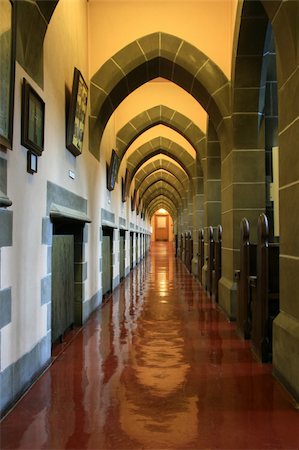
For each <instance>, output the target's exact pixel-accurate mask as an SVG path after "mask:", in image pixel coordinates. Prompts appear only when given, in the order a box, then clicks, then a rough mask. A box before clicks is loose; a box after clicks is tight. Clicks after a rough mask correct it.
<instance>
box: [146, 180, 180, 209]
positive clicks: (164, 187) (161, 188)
mask: <svg viewBox="0 0 299 450" xmlns="http://www.w3.org/2000/svg"><path fill="white" fill-rule="evenodd" d="M157 192H160V193H165V192H167V193H169V194H171V195H172V196H173V197H174V198H175V199H176V204H177V205H178V206H179V205H181V204H182V197H181V196H180V194H179V192H178V191H177V190H176V188H175V187H173V186H172V185H171V184H170V183H168V182H166V181H163V180H159V181H156V182H154V183H152V184H151V185H150V186H148V188H147V189H146V190H145V191H144V192H143V194H142V195H140V199H143V201H144V202H145V203H146V202H147V199H148V198H151V197H152V195H154V194H155V195H157Z"/></svg>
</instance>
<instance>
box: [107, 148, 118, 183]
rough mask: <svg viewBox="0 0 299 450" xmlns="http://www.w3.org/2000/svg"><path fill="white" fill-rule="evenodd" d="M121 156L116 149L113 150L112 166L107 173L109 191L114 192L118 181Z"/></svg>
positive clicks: (110, 165)
mask: <svg viewBox="0 0 299 450" xmlns="http://www.w3.org/2000/svg"><path fill="white" fill-rule="evenodd" d="M119 162H120V159H119V156H118V154H117V153H116V151H115V150H114V149H112V153H111V159H110V164H109V166H108V171H107V189H108V191H113V189H114V187H115V183H116V180H117V173H118V167H119Z"/></svg>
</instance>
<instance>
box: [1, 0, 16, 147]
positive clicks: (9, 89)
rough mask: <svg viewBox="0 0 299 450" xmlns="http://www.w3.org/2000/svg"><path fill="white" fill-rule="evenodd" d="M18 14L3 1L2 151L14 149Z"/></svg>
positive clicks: (8, 1)
mask: <svg viewBox="0 0 299 450" xmlns="http://www.w3.org/2000/svg"><path fill="white" fill-rule="evenodd" d="M15 16H16V13H15V5H14V2H13V1H11V0H2V1H1V15H0V35H1V40H0V60H1V64H0V79H1V83H0V98H1V102H0V149H1V150H4V151H5V150H6V149H8V148H9V149H12V138H13V110H14V87H15V58H16V18H15Z"/></svg>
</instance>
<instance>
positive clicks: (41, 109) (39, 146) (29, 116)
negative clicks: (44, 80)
mask: <svg viewBox="0 0 299 450" xmlns="http://www.w3.org/2000/svg"><path fill="white" fill-rule="evenodd" d="M44 126H45V102H44V101H43V99H42V98H41V97H40V96H39V95H38V94H37V92H35V90H34V89H33V88H32V87H31V86H30V84H29V83H28V82H27V81H26V79H25V78H23V88H22V120H21V144H22V145H24V147H26V148H28V150H30V151H31V152H32V153H34V154H35V155H37V156H40V155H41V154H42V152H43V150H44Z"/></svg>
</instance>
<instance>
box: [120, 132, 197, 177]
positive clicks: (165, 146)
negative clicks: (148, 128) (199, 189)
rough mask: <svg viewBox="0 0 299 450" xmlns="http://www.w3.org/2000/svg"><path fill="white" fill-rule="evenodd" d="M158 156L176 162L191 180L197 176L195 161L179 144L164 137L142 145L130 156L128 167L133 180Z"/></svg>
mask: <svg viewBox="0 0 299 450" xmlns="http://www.w3.org/2000/svg"><path fill="white" fill-rule="evenodd" d="M158 154H164V155H166V156H168V157H169V158H171V159H173V160H174V161H176V162H177V163H178V164H179V165H180V166H181V167H182V168H183V169H184V171H185V172H186V173H187V174H188V176H189V178H190V179H191V178H192V177H195V176H196V166H195V160H194V159H193V158H192V156H191V155H190V154H189V153H188V152H187V151H186V150H185V149H184V148H183V147H181V146H180V145H179V144H177V143H176V142H174V141H172V140H171V139H167V138H164V137H157V138H154V139H151V140H150V141H148V142H146V143H145V144H143V145H141V146H140V147H138V149H136V150H135V151H134V153H132V155H131V156H129V158H128V160H127V166H128V168H129V170H130V172H131V180H132V179H133V178H134V176H135V174H136V172H137V171H138V169H139V168H140V167H141V166H142V165H143V164H144V163H145V162H146V161H147V160H148V159H150V158H152V157H153V156H156V155H158Z"/></svg>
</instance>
